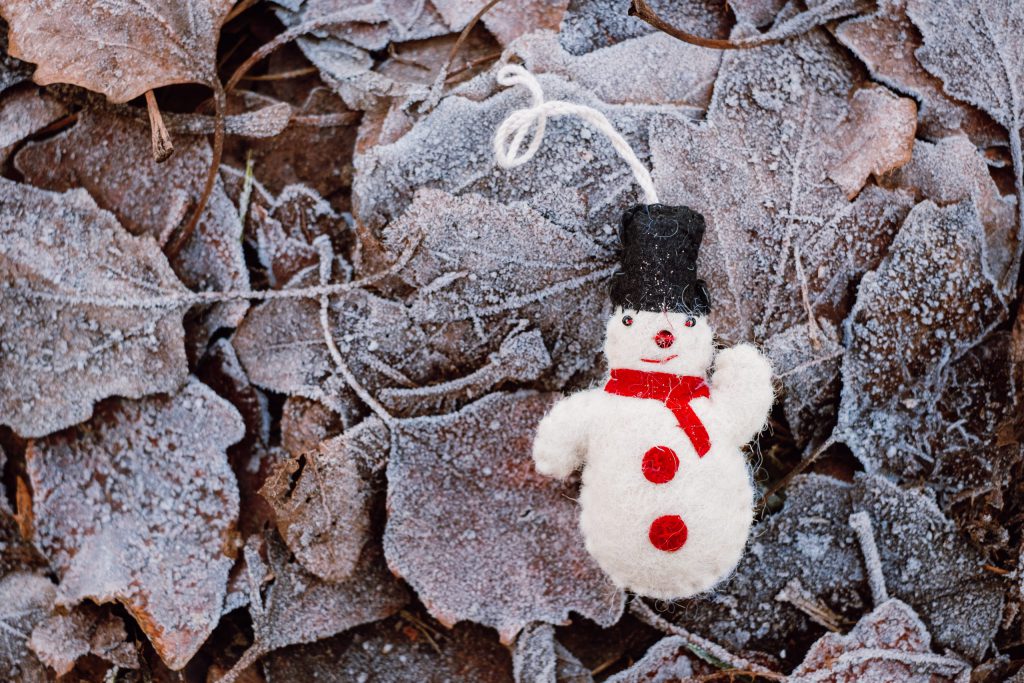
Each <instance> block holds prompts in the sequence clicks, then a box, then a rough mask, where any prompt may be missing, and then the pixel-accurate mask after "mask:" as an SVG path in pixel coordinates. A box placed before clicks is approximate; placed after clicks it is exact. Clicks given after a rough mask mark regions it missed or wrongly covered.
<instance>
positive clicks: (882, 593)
mask: <svg viewBox="0 0 1024 683" xmlns="http://www.w3.org/2000/svg"><path fill="white" fill-rule="evenodd" d="M850 526H851V527H852V528H853V531H854V533H856V534H857V541H858V542H860V550H861V552H862V553H863V554H864V568H865V569H866V570H867V575H868V586H869V587H870V588H871V600H872V602H873V603H874V605H875V607H878V606H879V605H881V604H882V603H883V602H885V601H886V600H888V599H889V591H888V589H886V587H885V574H883V573H882V558H881V557H880V556H879V554H878V545H876V544H875V530H874V529H873V528H872V526H871V517H869V516H868V513H866V512H864V511H863V510H859V511H857V512H854V513H853V514H852V515H850Z"/></svg>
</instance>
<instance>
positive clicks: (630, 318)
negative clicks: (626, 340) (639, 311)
mask: <svg viewBox="0 0 1024 683" xmlns="http://www.w3.org/2000/svg"><path fill="white" fill-rule="evenodd" d="M622 324H623V325H625V326H626V327H629V326H630V325H632V324H633V316H631V315H624V316H622Z"/></svg>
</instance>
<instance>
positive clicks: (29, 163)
mask: <svg viewBox="0 0 1024 683" xmlns="http://www.w3.org/2000/svg"><path fill="white" fill-rule="evenodd" d="M210 155H211V152H210V146H209V145H208V144H207V143H206V142H205V141H204V140H201V139H198V138H192V139H189V138H184V139H182V138H178V139H176V140H175V153H174V156H172V157H171V158H170V159H168V160H167V161H165V162H163V163H161V164H157V163H156V162H155V161H154V160H153V154H152V149H151V141H150V132H149V128H148V126H147V125H146V124H144V123H142V122H140V121H135V120H132V119H128V118H122V117H118V116H115V115H113V114H110V113H106V112H99V111H83V112H80V113H79V116H78V123H77V124H75V126H74V127H72V128H70V129H69V130H67V131H65V132H63V133H61V134H60V135H58V136H55V137H53V138H50V139H48V140H42V141H39V142H34V143H31V144H29V145H27V146H26V147H25V148H24V149H22V150H21V151H20V152H18V154H17V155H16V156H15V166H16V167H17V169H18V170H19V171H21V172H22V173H23V174H24V175H25V179H26V180H27V181H28V182H31V183H33V184H34V185H39V186H41V187H45V188H46V189H48V190H56V191H64V190H67V189H70V188H75V187H81V188H85V189H86V190H88V191H89V194H90V195H92V197H93V199H95V200H96V203H97V204H99V205H100V206H101V207H103V208H104V209H106V210H108V211H110V212H111V213H113V214H114V215H115V216H117V218H118V220H120V222H121V224H122V225H123V226H124V227H125V228H127V229H128V231H129V232H131V233H132V234H135V235H143V234H145V235H151V236H152V237H153V238H154V239H156V240H157V241H158V242H159V243H160V244H161V245H165V244H166V243H167V241H168V239H169V238H170V237H171V235H172V234H173V233H174V231H175V230H176V229H178V228H179V226H180V224H181V223H183V222H184V221H186V220H188V218H189V216H191V214H192V212H193V209H194V208H195V204H196V202H197V201H198V200H199V195H200V194H201V193H202V187H203V182H204V177H203V172H202V170H201V169H205V168H208V167H209V165H210ZM241 234H242V226H241V223H240V222H239V220H238V213H237V211H236V209H235V207H234V206H233V205H232V203H231V201H230V200H229V199H228V198H227V195H226V194H224V190H223V187H222V185H221V183H220V181H219V180H218V182H217V185H216V186H215V187H214V191H213V195H212V196H211V197H210V201H209V202H208V203H207V206H206V209H205V210H204V211H203V215H202V217H201V218H200V220H199V223H198V225H197V226H196V230H195V233H194V234H193V236H192V237H191V239H189V241H188V242H187V243H186V244H185V246H184V248H183V249H182V250H181V251H180V252H179V253H178V254H176V255H175V256H174V257H173V258H172V262H171V265H172V266H173V267H174V272H175V273H177V274H178V277H180V278H181V280H182V282H184V283H185V284H186V285H188V286H189V287H190V288H191V289H193V290H228V289H248V287H249V273H248V271H247V270H246V268H245V258H244V256H243V254H242V245H241V243H240V238H241ZM245 310H246V303H245V302H243V301H234V302H227V303H221V304H217V305H215V306H214V307H213V309H212V310H211V311H210V312H209V313H208V314H207V315H206V317H205V319H204V320H203V327H204V328H205V330H206V335H207V336H209V335H210V334H212V333H213V331H214V330H216V328H218V327H234V326H235V325H237V324H238V323H239V322H240V321H241V318H242V315H243V314H244V313H245Z"/></svg>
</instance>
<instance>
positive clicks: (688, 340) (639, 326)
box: [604, 306, 715, 377]
mask: <svg viewBox="0 0 1024 683" xmlns="http://www.w3.org/2000/svg"><path fill="white" fill-rule="evenodd" d="M714 336H715V335H714V332H712V330H711V326H710V325H709V324H708V320H707V316H706V315H691V314H689V313H676V312H673V311H663V312H660V313H658V312H654V311H637V310H631V309H628V308H623V307H622V306H616V307H615V312H614V313H612V317H611V318H610V319H609V320H608V332H607V335H606V336H605V342H604V353H605V355H606V356H607V357H608V364H609V367H611V368H629V369H632V370H645V371H648V372H668V373H671V374H673V375H697V376H700V377H703V376H705V374H706V373H707V370H708V368H709V367H710V366H711V360H712V358H713V356H714V353H715V347H714Z"/></svg>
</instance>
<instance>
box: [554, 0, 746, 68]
mask: <svg viewBox="0 0 1024 683" xmlns="http://www.w3.org/2000/svg"><path fill="white" fill-rule="evenodd" d="M648 4H649V5H650V6H651V9H653V10H654V11H655V12H657V13H658V15H659V16H660V17H661V18H662V19H664V20H665V21H667V22H668V23H669V24H672V25H673V26H677V27H679V28H681V29H682V30H684V31H689V32H690V33H694V34H696V35H699V36H706V37H708V38H725V37H727V36H726V34H727V33H728V27H729V14H728V11H727V10H726V7H725V3H724V2H721V1H720V0H655V1H654V2H650V3H648ZM628 9H629V6H628V5H626V4H625V3H623V2H619V1H618V0H570V2H569V7H568V9H567V10H566V12H565V17H564V18H563V19H562V28H561V31H560V35H559V39H560V40H561V42H562V47H564V48H565V49H566V51H568V52H569V53H571V54H574V55H580V54H584V53H586V52H590V51H591V50H594V49H597V48H602V47H608V46H609V45H614V44H615V43H618V42H620V41H622V40H625V39H627V38H635V37H636V36H642V35H645V34H647V33H651V32H653V31H654V29H652V28H651V27H650V26H648V25H647V24H645V23H644V22H643V21H641V20H639V19H637V18H636V17H631V16H629V15H628V14H627V13H626V10H628Z"/></svg>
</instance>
